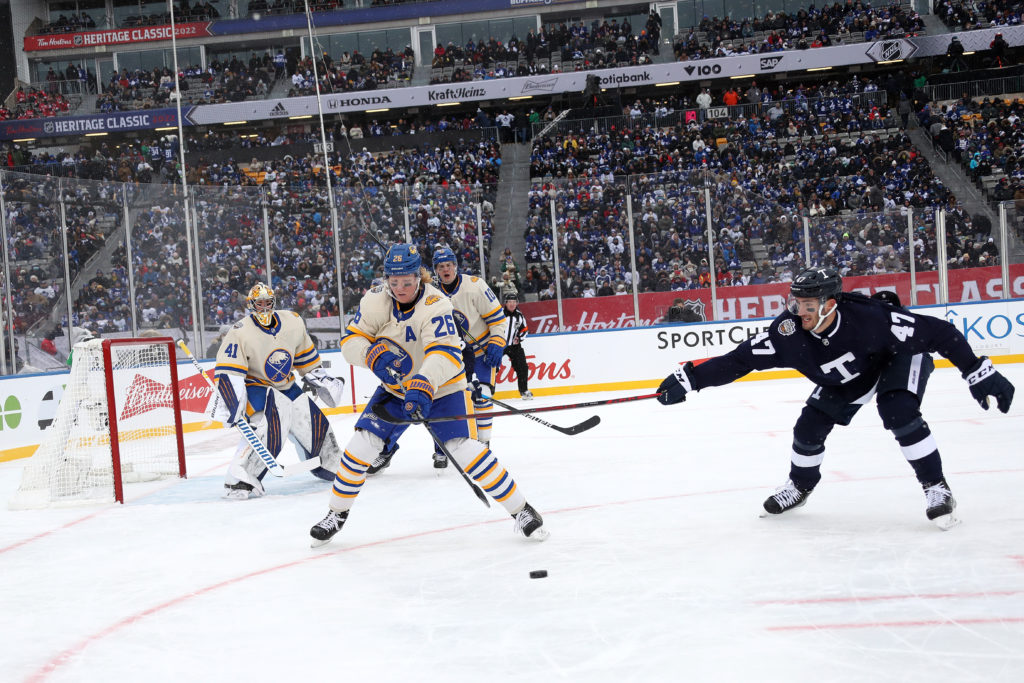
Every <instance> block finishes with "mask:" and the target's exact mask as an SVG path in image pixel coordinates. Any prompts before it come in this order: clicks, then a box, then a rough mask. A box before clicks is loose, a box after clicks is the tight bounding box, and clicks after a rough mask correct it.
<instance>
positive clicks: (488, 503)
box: [373, 368, 491, 507]
mask: <svg viewBox="0 0 1024 683" xmlns="http://www.w3.org/2000/svg"><path fill="white" fill-rule="evenodd" d="M388 374H390V375H391V379H393V380H395V383H396V384H398V385H399V386H401V384H402V376H401V375H400V374H399V373H398V371H397V370H395V369H393V368H388ZM378 408H379V409H380V411H381V412H382V413H384V414H386V415H388V416H389V417H390V415H391V413H389V412H388V411H387V408H385V407H384V404H383V403H374V404H373V414H374V415H377V414H378V413H377V409H378ZM416 414H417V415H419V414H420V413H419V411H416ZM386 421H387V420H386ZM418 421H419V422H421V423H422V424H423V426H424V427H426V428H427V432H428V433H429V434H430V438H431V439H433V440H434V443H435V444H436V445H437V447H438V449H439V450H440V451H441V452H442V453H444V457H446V458H448V460H449V461H450V462H451V463H452V464H453V465H455V469H457V470H458V471H459V474H461V475H462V479H463V481H465V482H466V483H467V484H469V488H471V489H473V494H474V495H475V496H476V497H477V498H479V499H480V500H481V501H483V504H484V505H486V506H487V507H491V501H489V500H488V499H487V496H486V494H484V492H483V491H481V490H480V487H478V486H477V485H476V484H474V483H473V480H472V479H470V478H469V475H468V474H466V471H465V470H463V469H462V466H461V465H459V463H457V462H456V461H455V458H453V457H452V454H451V452H450V451H449V450H448V448H447V447H446V446H445V445H444V442H443V441H441V439H440V437H438V435H437V432H435V431H434V428H433V427H431V426H430V424H429V423H428V422H426V421H424V420H423V418H422V417H420V418H419V420H418Z"/></svg>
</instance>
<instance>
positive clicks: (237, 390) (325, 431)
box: [214, 283, 344, 500]
mask: <svg viewBox="0 0 1024 683" xmlns="http://www.w3.org/2000/svg"><path fill="white" fill-rule="evenodd" d="M275 304H276V299H275V297H274V291H273V290H272V289H270V287H268V286H267V285H265V284H263V283H260V284H257V285H255V286H254V287H253V288H252V289H250V290H249V295H248V296H247V297H246V305H247V307H248V309H249V312H250V313H249V315H248V316H246V317H245V318H243V319H242V320H239V321H238V322H237V323H235V324H234V325H233V326H232V327H231V329H230V330H228V332H227V334H225V335H224V341H223V342H222V343H221V346H220V350H219V351H218V353H217V366H216V368H215V369H214V376H215V377H216V380H217V392H218V395H219V399H220V400H219V402H218V406H217V413H216V414H215V417H216V418H217V419H219V420H220V421H222V422H224V423H226V424H234V423H235V422H237V421H239V420H248V421H249V422H250V424H251V425H252V427H253V429H254V430H255V431H256V434H257V435H258V436H259V437H260V440H261V441H262V442H263V443H264V444H266V446H267V450H269V451H270V453H271V455H273V456H274V457H275V458H276V457H277V456H278V455H279V454H280V453H281V449H282V448H283V446H284V440H285V439H286V438H288V437H290V438H291V439H292V441H293V443H294V444H295V446H296V447H297V449H298V451H299V453H300V455H302V456H303V458H304V459H307V460H308V459H310V458H320V460H321V463H322V465H321V466H320V467H317V468H316V469H314V470H313V474H314V475H315V476H317V477H319V478H321V479H324V480H327V481H330V480H333V479H334V474H333V471H334V470H335V469H336V468H337V465H338V463H339V462H341V449H340V448H339V447H338V442H337V439H335V437H334V432H333V431H332V430H331V426H330V424H329V423H328V421H327V417H326V416H325V415H324V414H323V412H322V411H321V410H320V408H319V407H318V406H317V405H316V403H314V402H313V401H312V400H311V399H310V398H309V397H308V396H307V395H306V394H304V393H303V392H302V389H301V388H300V387H299V385H298V384H297V383H296V379H297V377H303V378H304V380H305V381H306V382H307V383H308V384H310V385H312V387H313V388H314V389H315V391H316V394H317V396H318V397H319V398H320V400H322V401H323V402H324V403H326V404H327V405H329V406H331V407H334V406H336V405H337V404H338V403H340V402H341V394H342V389H343V387H344V380H341V379H338V378H336V377H331V376H330V375H328V374H327V371H326V370H325V369H324V368H323V367H322V363H321V361H320V354H319V352H318V351H317V350H316V345H315V344H314V343H313V340H312V339H310V337H309V333H308V332H307V331H306V324H305V323H304V322H303V321H302V318H300V317H299V315H298V314H297V313H294V312H292V311H275V310H274V307H275ZM265 474H266V465H265V464H264V463H263V461H262V460H261V459H260V458H259V456H258V455H256V453H255V452H254V451H253V450H252V449H251V448H250V447H249V445H248V443H246V441H245V440H244V439H242V440H241V442H240V443H239V445H238V448H237V450H236V451H235V457H234V459H233V460H232V462H231V465H230V466H229V467H228V472H227V475H226V477H225V481H224V488H225V490H226V495H227V497H228V498H235V499H241V500H244V499H246V498H253V497H256V496H260V495H263V485H262V483H261V482H262V479H263V475H265Z"/></svg>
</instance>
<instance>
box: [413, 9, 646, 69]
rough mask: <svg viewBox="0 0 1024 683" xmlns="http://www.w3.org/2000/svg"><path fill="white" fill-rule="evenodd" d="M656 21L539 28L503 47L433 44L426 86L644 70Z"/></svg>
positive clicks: (496, 42)
mask: <svg viewBox="0 0 1024 683" xmlns="http://www.w3.org/2000/svg"><path fill="white" fill-rule="evenodd" d="M660 35H661V17H660V16H659V15H658V14H657V13H654V12H652V13H651V14H650V16H649V18H648V19H647V23H646V26H644V27H643V28H641V29H639V31H634V29H633V26H632V24H630V22H629V20H628V19H623V21H622V23H619V21H618V19H615V18H612V19H611V20H610V21H609V20H607V19H605V20H598V19H595V20H593V21H592V22H591V23H590V25H589V26H588V25H586V24H584V23H583V22H582V21H577V22H575V23H569V24H566V23H565V22H562V23H560V24H548V25H545V26H541V27H540V28H539V29H538V30H537V32H536V33H534V31H533V29H530V30H529V31H528V32H527V35H526V37H525V38H523V39H520V38H518V37H516V36H515V35H513V36H512V37H510V38H509V39H508V40H507V41H504V42H503V41H502V40H500V39H498V38H495V37H493V36H492V37H490V38H488V39H486V40H480V41H478V42H474V41H473V40H472V39H470V40H469V41H468V42H467V43H466V45H464V46H461V45H455V44H454V43H453V42H449V43H448V45H447V46H445V45H442V44H441V43H438V45H437V47H436V48H435V49H434V56H433V59H432V62H431V75H430V82H431V83H452V82H454V83H458V82H464V81H479V80H490V79H495V78H511V77H513V76H533V75H538V74H541V75H543V74H549V73H559V72H561V71H588V70H591V69H603V68H608V67H613V66H635V65H638V64H650V63H651V55H656V54H658V38H659V36H660Z"/></svg>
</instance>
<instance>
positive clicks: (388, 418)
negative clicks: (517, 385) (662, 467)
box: [372, 392, 661, 425]
mask: <svg viewBox="0 0 1024 683" xmlns="http://www.w3.org/2000/svg"><path fill="white" fill-rule="evenodd" d="M658 396H661V393H660V392H658V393H654V394H641V395H640V396H624V397H622V398H607V399H603V400H600V401H585V402H583V403H569V404H565V405H560V406H543V407H541V408H530V409H529V410H516V409H512V410H498V411H496V412H493V413H491V414H490V416H489V417H505V416H507V415H527V414H529V413H547V412H551V411H554V410H573V409H574V408H593V407H594V406H607V405H612V404H615V403H629V402H631V401H645V400H647V399H649V398H658ZM378 407H380V406H379V404H377V405H375V406H373V409H372V410H373V414H374V415H376V416H377V417H379V418H380V419H382V420H384V421H385V422H390V423H391V424H399V425H411V424H419V423H421V422H427V421H429V422H453V421H456V420H469V419H472V418H476V417H480V416H479V415H445V416H443V417H430V418H427V419H426V420H405V419H402V418H399V417H395V416H394V415H392V414H391V413H389V412H387V411H378V410H377V409H378Z"/></svg>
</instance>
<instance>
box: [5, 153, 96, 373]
mask: <svg viewBox="0 0 1024 683" xmlns="http://www.w3.org/2000/svg"><path fill="white" fill-rule="evenodd" d="M62 182H64V181H62V180H60V179H56V178H48V177H44V176H36V175H23V174H19V173H5V174H4V178H3V185H4V187H3V190H4V202H5V208H6V213H7V215H6V217H5V219H6V229H7V248H8V257H9V259H10V261H9V266H10V273H11V282H10V285H11V296H12V308H13V310H12V314H13V322H14V346H13V348H8V349H6V350H7V361H8V363H7V370H8V372H39V371H42V370H54V369H61V368H62V367H64V365H63V364H64V361H65V359H66V358H67V350H68V344H67V341H66V338H65V334H66V325H67V305H66V299H65V296H66V294H67V290H68V286H67V278H66V276H65V271H64V246H63V239H62V235H63V233H62V230H61V225H62V215H61V208H60V197H61V196H62V190H61V183H62ZM84 248H85V247H83V249H84ZM3 305H4V307H5V308H6V300H4V302H3ZM47 338H49V340H50V341H51V342H53V344H54V346H55V347H56V349H57V350H56V353H52V352H48V351H45V350H44V347H45V348H46V349H49V350H50V351H52V349H50V344H49V343H47V344H44V343H43V342H44V341H45V340H46V339H47ZM7 341H8V340H6V339H5V342H7Z"/></svg>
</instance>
